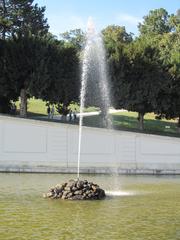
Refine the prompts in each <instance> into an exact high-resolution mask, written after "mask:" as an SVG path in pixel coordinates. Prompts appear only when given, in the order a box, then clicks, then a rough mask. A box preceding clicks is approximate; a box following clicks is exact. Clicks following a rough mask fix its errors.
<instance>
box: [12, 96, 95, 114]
mask: <svg viewBox="0 0 180 240" xmlns="http://www.w3.org/2000/svg"><path fill="white" fill-rule="evenodd" d="M19 104H20V102H19V101H17V102H16V106H17V110H18V111H19ZM70 108H71V110H72V111H74V110H75V109H76V110H77V112H79V105H78V104H77V103H72V104H70ZM97 110H98V108H96V107H88V108H86V109H85V112H94V111H97ZM55 114H59V113H58V112H57V111H55ZM45 115H47V106H46V102H45V101H42V100H41V99H35V98H30V99H28V116H29V117H36V116H45Z"/></svg>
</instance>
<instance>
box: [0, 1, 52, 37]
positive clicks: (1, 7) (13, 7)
mask: <svg viewBox="0 0 180 240" xmlns="http://www.w3.org/2000/svg"><path fill="white" fill-rule="evenodd" d="M33 2H34V0H0V13H1V14H0V38H5V37H11V36H13V35H19V36H24V35H26V34H29V33H31V34H33V35H37V34H40V35H44V34H46V33H47V32H48V29H49V26H48V24H47V19H46V18H45V17H44V12H45V7H38V4H35V5H34V4H33Z"/></svg>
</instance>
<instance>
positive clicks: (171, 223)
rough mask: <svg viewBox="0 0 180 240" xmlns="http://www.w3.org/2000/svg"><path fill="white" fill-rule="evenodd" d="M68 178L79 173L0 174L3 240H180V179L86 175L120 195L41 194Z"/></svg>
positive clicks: (0, 228)
mask: <svg viewBox="0 0 180 240" xmlns="http://www.w3.org/2000/svg"><path fill="white" fill-rule="evenodd" d="M70 178H75V176H74V175H61V174H58V175H53V174H52V175H50V174H0V239H2V240H29V239H32V240H59V239H62V240H81V239H83V240H93V239H97V240H100V239H103V240H115V239H117V240H121V239H123V240H130V239H131V240H149V239H153V240H176V239H177V240H178V239H180V177H155V176H151V177H150V176H119V177H113V176H108V175H98V176H97V175H94V176H93V175H83V176H82V178H83V179H87V180H92V181H93V182H96V183H98V184H99V185H100V186H101V187H102V188H104V189H106V190H109V191H114V190H116V191H121V192H118V193H119V195H120V196H108V197H107V198H106V199H105V200H103V201H82V202H81V201H63V200H50V199H43V198H42V193H43V192H47V190H48V189H49V187H51V186H53V185H56V184H57V183H61V182H64V181H65V180H68V179H70ZM114 185H115V186H116V187H114Z"/></svg>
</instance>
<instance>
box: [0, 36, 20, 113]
mask: <svg viewBox="0 0 180 240" xmlns="http://www.w3.org/2000/svg"><path fill="white" fill-rule="evenodd" d="M6 62H7V42H6V41H4V40H0V73H1V74H0V112H3V113H8V112H9V111H10V107H11V100H17V98H18V95H17V94H16V92H15V91H14V83H13V81H12V79H10V78H8V68H7V65H6Z"/></svg>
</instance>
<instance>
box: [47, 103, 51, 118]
mask: <svg viewBox="0 0 180 240" xmlns="http://www.w3.org/2000/svg"><path fill="white" fill-rule="evenodd" d="M47 114H48V119H50V114H51V108H50V106H49V105H48V108H47Z"/></svg>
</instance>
